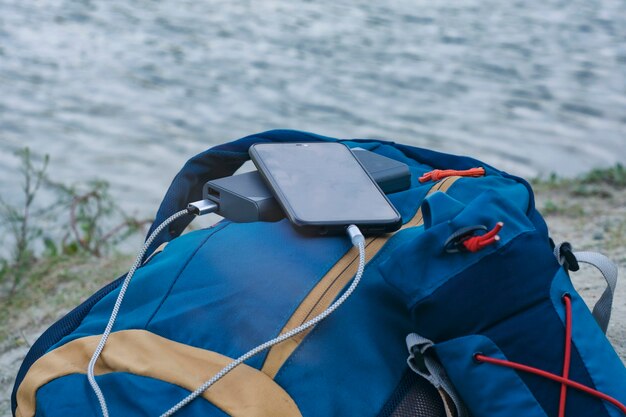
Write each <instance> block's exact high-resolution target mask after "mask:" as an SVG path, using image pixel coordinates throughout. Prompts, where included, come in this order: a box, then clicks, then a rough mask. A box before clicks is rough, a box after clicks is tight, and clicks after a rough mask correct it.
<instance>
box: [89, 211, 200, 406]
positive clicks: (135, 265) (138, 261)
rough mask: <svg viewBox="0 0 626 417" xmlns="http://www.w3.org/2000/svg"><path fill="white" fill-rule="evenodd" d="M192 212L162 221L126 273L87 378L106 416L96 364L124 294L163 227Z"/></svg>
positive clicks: (178, 214)
mask: <svg viewBox="0 0 626 417" xmlns="http://www.w3.org/2000/svg"><path fill="white" fill-rule="evenodd" d="M190 213H191V214H195V213H192V211H191V210H189V209H185V210H181V211H179V212H178V213H175V214H173V215H171V216H170V217H168V218H167V219H166V220H165V221H164V222H163V223H161V224H160V225H159V227H157V228H156V229H155V230H154V232H152V233H151V234H150V236H149V237H148V239H146V242H145V243H144V245H143V247H142V248H141V250H140V251H139V253H138V254H137V258H136V259H135V263H133V265H132V266H131V267H130V269H129V270H128V274H126V278H124V282H123V283H122V286H121V287H120V292H119V294H118V295H117V299H116V300H115V305H114V306H113V311H112V312H111V316H110V317H109V322H108V323H107V325H106V328H105V329H104V332H103V333H102V337H100V342H99V343H98V346H97V347H96V350H95V352H94V353H93V355H92V356H91V360H90V361H89V366H88V367H87V379H88V380H89V385H91V388H92V389H93V392H94V393H95V394H96V397H98V402H99V403H100V409H101V410H102V415H103V416H104V417H109V410H108V408H107V403H106V400H105V399H104V394H103V393H102V390H101V389H100V386H99V385H98V382H96V378H95V376H94V368H95V366H96V362H97V361H98V358H99V357H100V354H101V353H102V349H104V345H105V344H106V342H107V340H108V338H109V335H110V334H111V330H112V329H113V325H114V324H115V320H116V319H117V315H118V313H119V311H120V306H121V305H122V301H123V300H124V295H125V294H126V290H127V289H128V285H129V284H130V280H131V279H133V276H134V275H135V271H137V268H139V266H140V265H141V262H142V261H143V258H144V256H145V255H146V251H147V250H148V248H149V247H150V245H151V244H152V242H154V239H156V237H157V236H158V235H159V233H161V232H162V231H163V229H165V228H166V227H167V226H168V225H169V224H170V223H172V222H173V221H174V220H176V219H178V218H180V217H182V216H185V215H188V214H190Z"/></svg>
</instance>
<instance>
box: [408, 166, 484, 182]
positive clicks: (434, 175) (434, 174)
mask: <svg viewBox="0 0 626 417" xmlns="http://www.w3.org/2000/svg"><path fill="white" fill-rule="evenodd" d="M484 175H485V168H482V167H479V168H470V169H465V170H461V171H459V170H456V169H434V170H432V171H430V172H426V173H425V174H424V175H422V176H421V177H420V179H419V182H426V181H439V180H442V179H444V178H447V177H453V176H458V177H482V176H484Z"/></svg>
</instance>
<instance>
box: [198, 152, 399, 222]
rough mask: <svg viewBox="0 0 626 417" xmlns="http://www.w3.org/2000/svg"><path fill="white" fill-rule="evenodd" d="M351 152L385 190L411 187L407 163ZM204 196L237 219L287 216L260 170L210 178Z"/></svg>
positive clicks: (240, 220) (280, 217) (227, 215)
mask: <svg viewBox="0 0 626 417" xmlns="http://www.w3.org/2000/svg"><path fill="white" fill-rule="evenodd" d="M352 152H353V153H354V155H355V156H356V157H357V158H358V159H359V161H360V162H361V164H362V165H363V166H364V167H365V169H366V170H367V171H368V172H369V174H370V175H371V176H372V178H374V180H375V181H376V183H377V184H378V186H379V187H380V188H381V189H382V190H383V192H384V193H385V194H391V193H395V192H398V191H402V190H406V189H408V188H409V187H410V185H411V173H410V172H409V167H408V166H407V165H406V164H404V163H402V162H398V161H396V160H394V159H391V158H387V157H386V156H382V155H378V154H376V153H374V152H370V151H368V150H365V149H361V148H354V149H352ZM203 198H204V199H206V200H211V201H213V202H215V203H217V205H218V207H219V208H218V210H217V212H216V213H217V214H219V215H220V216H222V217H225V218H227V219H229V220H232V221H234V222H239V223H246V222H254V221H270V222H271V221H277V220H280V219H282V218H283V217H285V214H284V212H283V210H282V209H281V207H280V205H279V204H278V202H277V201H276V200H275V199H274V196H273V195H272V192H271V191H270V189H269V188H268V187H267V185H265V182H264V180H263V178H262V177H261V174H259V172H258V171H252V172H246V173H244V174H239V175H233V176H230V177H224V178H220V179H217V180H212V181H208V182H207V183H206V184H205V185H204V189H203Z"/></svg>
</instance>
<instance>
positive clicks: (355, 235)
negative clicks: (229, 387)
mask: <svg viewBox="0 0 626 417" xmlns="http://www.w3.org/2000/svg"><path fill="white" fill-rule="evenodd" d="M347 232H348V236H349V237H350V240H351V241H352V244H353V245H354V246H356V247H357V248H358V249H359V267H358V269H357V272H356V275H355V276H354V279H353V280H352V283H351V284H350V286H349V287H348V289H347V290H346V291H345V292H344V293H343V294H342V295H341V297H339V298H338V299H337V300H336V301H335V302H334V303H332V304H331V305H330V306H329V307H328V308H327V309H326V310H324V311H323V312H321V313H320V314H319V315H317V316H315V317H313V318H312V319H311V320H309V321H307V322H306V323H303V324H301V325H300V326H298V327H296V328H294V329H292V330H290V331H288V332H287V333H284V334H282V335H280V336H278V337H275V338H274V339H272V340H268V341H267V342H265V343H262V344H260V345H259V346H257V347H255V348H254V349H252V350H249V351H248V352H246V353H244V354H243V355H241V356H240V357H239V358H237V359H235V360H234V361H232V362H231V363H229V364H228V365H226V366H225V367H224V368H222V370H221V371H219V372H218V373H217V374H215V375H214V376H213V377H212V378H211V379H209V380H208V381H206V382H205V383H204V384H202V385H201V386H200V387H198V388H197V389H196V390H195V391H194V392H192V393H191V394H189V395H188V396H187V397H185V398H184V399H183V400H181V401H180V402H179V403H178V404H176V405H175V406H173V407H172V408H170V409H169V410H167V411H166V412H165V413H163V414H161V417H169V416H171V415H173V414H174V413H176V412H177V411H179V410H180V409H181V408H183V407H184V406H186V405H187V404H189V403H190V402H191V401H193V400H194V399H196V398H197V397H199V396H200V395H202V393H203V392H204V391H206V390H207V389H209V388H210V387H211V386H212V385H213V384H215V383H216V382H217V381H219V380H220V379H222V378H223V377H224V376H225V375H226V374H228V373H229V372H230V371H232V370H233V369H235V368H236V367H237V366H238V365H240V364H242V363H243V362H245V361H246V360H248V359H250V358H251V357H253V356H254V355H256V354H258V353H261V352H263V351H264V350H266V349H269V348H271V347H272V346H274V345H276V344H278V343H280V342H283V341H285V340H287V339H289V338H291V337H294V336H295V335H297V334H299V333H302V332H303V331H305V330H307V329H308V328H310V327H312V326H315V325H316V324H317V323H319V322H320V321H322V320H324V319H325V318H326V317H328V316H329V315H330V314H331V313H332V312H333V311H335V310H336V309H337V308H339V306H340V305H341V304H343V303H344V301H346V300H347V299H348V297H350V295H351V294H352V293H353V292H354V290H355V289H356V287H357V286H358V285H359V281H361V277H362V276H363V271H364V269H365V238H364V237H363V234H362V233H361V231H360V230H359V228H358V227H356V226H355V225H350V226H349V227H348V229H347Z"/></svg>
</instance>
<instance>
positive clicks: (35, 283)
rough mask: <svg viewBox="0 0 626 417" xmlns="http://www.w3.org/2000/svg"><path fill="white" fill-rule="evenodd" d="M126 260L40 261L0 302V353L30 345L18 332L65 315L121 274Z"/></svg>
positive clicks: (79, 257) (70, 258)
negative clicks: (18, 285)
mask: <svg viewBox="0 0 626 417" xmlns="http://www.w3.org/2000/svg"><path fill="white" fill-rule="evenodd" d="M130 263H131V259H130V257H128V256H125V255H121V254H113V255H110V256H108V257H106V258H97V257H94V256H93V255H90V254H88V253H80V254H73V255H65V256H59V257H55V258H44V259H41V260H39V261H37V262H36V263H35V264H34V265H33V266H32V267H31V268H30V269H29V272H28V273H27V274H26V275H25V276H24V279H23V282H22V285H21V286H20V290H19V291H16V292H14V293H13V294H12V295H10V296H7V297H5V298H4V299H2V301H1V302H2V308H0V350H4V349H2V347H4V348H7V347H11V346H15V345H20V344H24V343H26V344H30V343H32V342H33V341H32V340H26V336H24V335H23V334H22V333H21V330H20V329H24V328H31V327H33V326H37V325H39V324H41V325H47V324H50V323H52V322H53V321H54V320H56V319H57V318H58V314H59V313H58V312H59V311H64V312H66V311H69V310H70V309H71V308H73V307H75V306H76V305H78V304H79V303H80V302H82V301H83V300H84V299H85V298H87V297H88V296H89V295H91V294H92V293H93V292H95V291H96V290H98V289H99V288H101V287H102V286H104V285H105V284H107V283H109V282H111V281H113V280H114V279H115V278H117V277H118V276H120V275H121V274H123V273H124V272H125V271H126V270H127V269H128V266H129V265H130Z"/></svg>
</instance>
